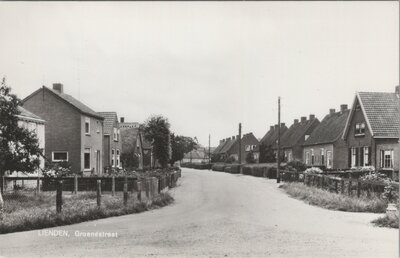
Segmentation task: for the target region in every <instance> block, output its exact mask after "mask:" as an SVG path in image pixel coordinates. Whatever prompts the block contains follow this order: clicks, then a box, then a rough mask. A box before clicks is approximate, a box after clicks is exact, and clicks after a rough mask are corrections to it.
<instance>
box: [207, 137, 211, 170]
mask: <svg viewBox="0 0 400 258" xmlns="http://www.w3.org/2000/svg"><path fill="white" fill-rule="evenodd" d="M210 142H211V134H209V135H208V164H211V147H210V146H211V145H210Z"/></svg>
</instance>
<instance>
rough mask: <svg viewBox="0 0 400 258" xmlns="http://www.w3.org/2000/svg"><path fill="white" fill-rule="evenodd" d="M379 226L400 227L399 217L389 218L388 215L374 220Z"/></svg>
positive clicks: (373, 222)
mask: <svg viewBox="0 0 400 258" xmlns="http://www.w3.org/2000/svg"><path fill="white" fill-rule="evenodd" d="M372 224H374V225H375V226H378V227H387V228H399V218H389V217H388V216H387V215H385V216H383V217H380V218H377V219H375V220H373V221H372Z"/></svg>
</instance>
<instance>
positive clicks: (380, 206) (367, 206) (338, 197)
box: [281, 182, 387, 213]
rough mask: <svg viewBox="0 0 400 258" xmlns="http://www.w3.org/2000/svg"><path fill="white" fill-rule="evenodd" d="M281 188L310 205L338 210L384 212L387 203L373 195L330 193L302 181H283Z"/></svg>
mask: <svg viewBox="0 0 400 258" xmlns="http://www.w3.org/2000/svg"><path fill="white" fill-rule="evenodd" d="M281 188H282V189H283V190H285V191H286V193H287V194H289V196H291V197H293V198H296V199H299V200H303V201H305V202H307V203H309V204H311V205H315V206H319V207H322V208H326V209H330V210H338V211H349V212H373V213H384V212H385V211H386V207H387V203H386V202H385V201H384V200H382V199H380V198H378V197H377V196H375V195H371V197H368V198H367V197H365V196H363V197H360V198H357V197H354V196H348V195H342V194H337V193H332V192H329V191H327V190H322V189H319V188H315V187H309V186H307V185H304V184H303V183H297V182H296V183H285V184H283V185H281Z"/></svg>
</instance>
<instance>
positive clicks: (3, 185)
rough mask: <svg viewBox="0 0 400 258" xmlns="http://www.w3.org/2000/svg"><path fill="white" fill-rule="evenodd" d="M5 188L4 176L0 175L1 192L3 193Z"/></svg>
mask: <svg viewBox="0 0 400 258" xmlns="http://www.w3.org/2000/svg"><path fill="white" fill-rule="evenodd" d="M5 189H6V180H5V178H4V176H2V177H1V194H4V190H5Z"/></svg>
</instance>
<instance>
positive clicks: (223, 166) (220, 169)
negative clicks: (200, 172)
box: [211, 163, 225, 172]
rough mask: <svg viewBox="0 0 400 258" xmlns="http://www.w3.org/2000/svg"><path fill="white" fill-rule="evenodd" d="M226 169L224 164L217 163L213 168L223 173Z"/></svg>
mask: <svg viewBox="0 0 400 258" xmlns="http://www.w3.org/2000/svg"><path fill="white" fill-rule="evenodd" d="M224 168H225V164H224V163H216V164H214V165H213V166H212V167H211V169H212V170H213V171H222V172H223V171H224Z"/></svg>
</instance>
